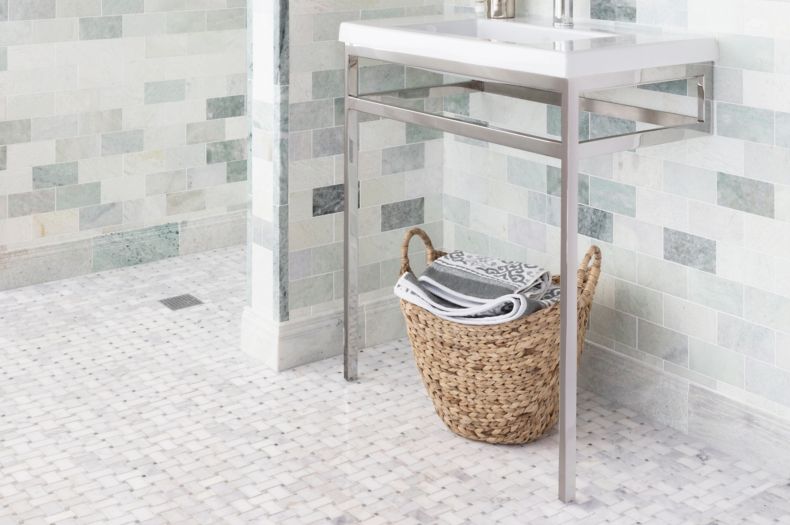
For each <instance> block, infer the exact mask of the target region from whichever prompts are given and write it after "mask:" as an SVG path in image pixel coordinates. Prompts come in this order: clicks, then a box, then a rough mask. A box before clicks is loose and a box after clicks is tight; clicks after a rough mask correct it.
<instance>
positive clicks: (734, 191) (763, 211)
mask: <svg viewBox="0 0 790 525" xmlns="http://www.w3.org/2000/svg"><path fill="white" fill-rule="evenodd" d="M717 202H718V204H719V206H726V207H728V208H733V209H736V210H740V211H745V212H747V213H754V214H755V215H762V216H764V217H773V216H774V205H775V197H774V185H773V184H770V183H768V182H761V181H758V180H753V179H748V178H745V177H739V176H737V175H729V174H727V173H719V175H718V200H717Z"/></svg>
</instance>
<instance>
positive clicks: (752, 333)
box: [716, 313, 776, 363]
mask: <svg viewBox="0 0 790 525" xmlns="http://www.w3.org/2000/svg"><path fill="white" fill-rule="evenodd" d="M716 326H717V327H718V331H717V336H716V342H717V343H718V344H719V346H723V347H724V348H729V349H730V350H735V351H736V352H740V353H742V354H744V355H747V356H749V357H751V358H754V359H759V360H760V361H765V362H767V363H773V362H774V356H775V347H776V336H775V333H774V331H773V330H770V329H768V328H765V327H764V326H759V325H756V324H752V323H749V322H747V321H744V320H743V319H741V318H740V317H734V316H732V315H727V314H725V313H720V314H719V317H718V323H717V324H716Z"/></svg>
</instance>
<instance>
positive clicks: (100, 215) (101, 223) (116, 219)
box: [80, 202, 123, 230]
mask: <svg viewBox="0 0 790 525" xmlns="http://www.w3.org/2000/svg"><path fill="white" fill-rule="evenodd" d="M121 222H123V206H122V204H121V203H120V202H111V203H108V204H99V205H97V206H88V207H87V208H80V230H92V229H94V228H103V227H105V226H113V225H116V224H121Z"/></svg>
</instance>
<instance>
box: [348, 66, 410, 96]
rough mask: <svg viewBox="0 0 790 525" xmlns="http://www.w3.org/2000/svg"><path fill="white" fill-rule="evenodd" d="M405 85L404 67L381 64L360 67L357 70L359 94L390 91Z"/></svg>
mask: <svg viewBox="0 0 790 525" xmlns="http://www.w3.org/2000/svg"><path fill="white" fill-rule="evenodd" d="M404 85H405V72H404V67H403V66H401V65H399V64H382V65H377V66H368V67H362V68H360V70H359V91H360V93H371V92H376V91H390V90H393V89H401V88H403V87H404Z"/></svg>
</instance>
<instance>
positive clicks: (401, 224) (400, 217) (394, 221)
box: [381, 197, 425, 232]
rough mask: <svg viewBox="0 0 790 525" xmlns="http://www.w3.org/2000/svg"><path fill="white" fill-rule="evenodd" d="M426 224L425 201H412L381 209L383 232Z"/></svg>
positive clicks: (393, 204)
mask: <svg viewBox="0 0 790 525" xmlns="http://www.w3.org/2000/svg"><path fill="white" fill-rule="evenodd" d="M423 222H425V199H424V198H423V197H420V198H418V199H410V200H405V201H401V202H393V203H391V204H385V205H383V206H382V207H381V231H383V232H385V231H390V230H396V229H398V228H405V227H407V226H416V225H418V224H422V223H423Z"/></svg>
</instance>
